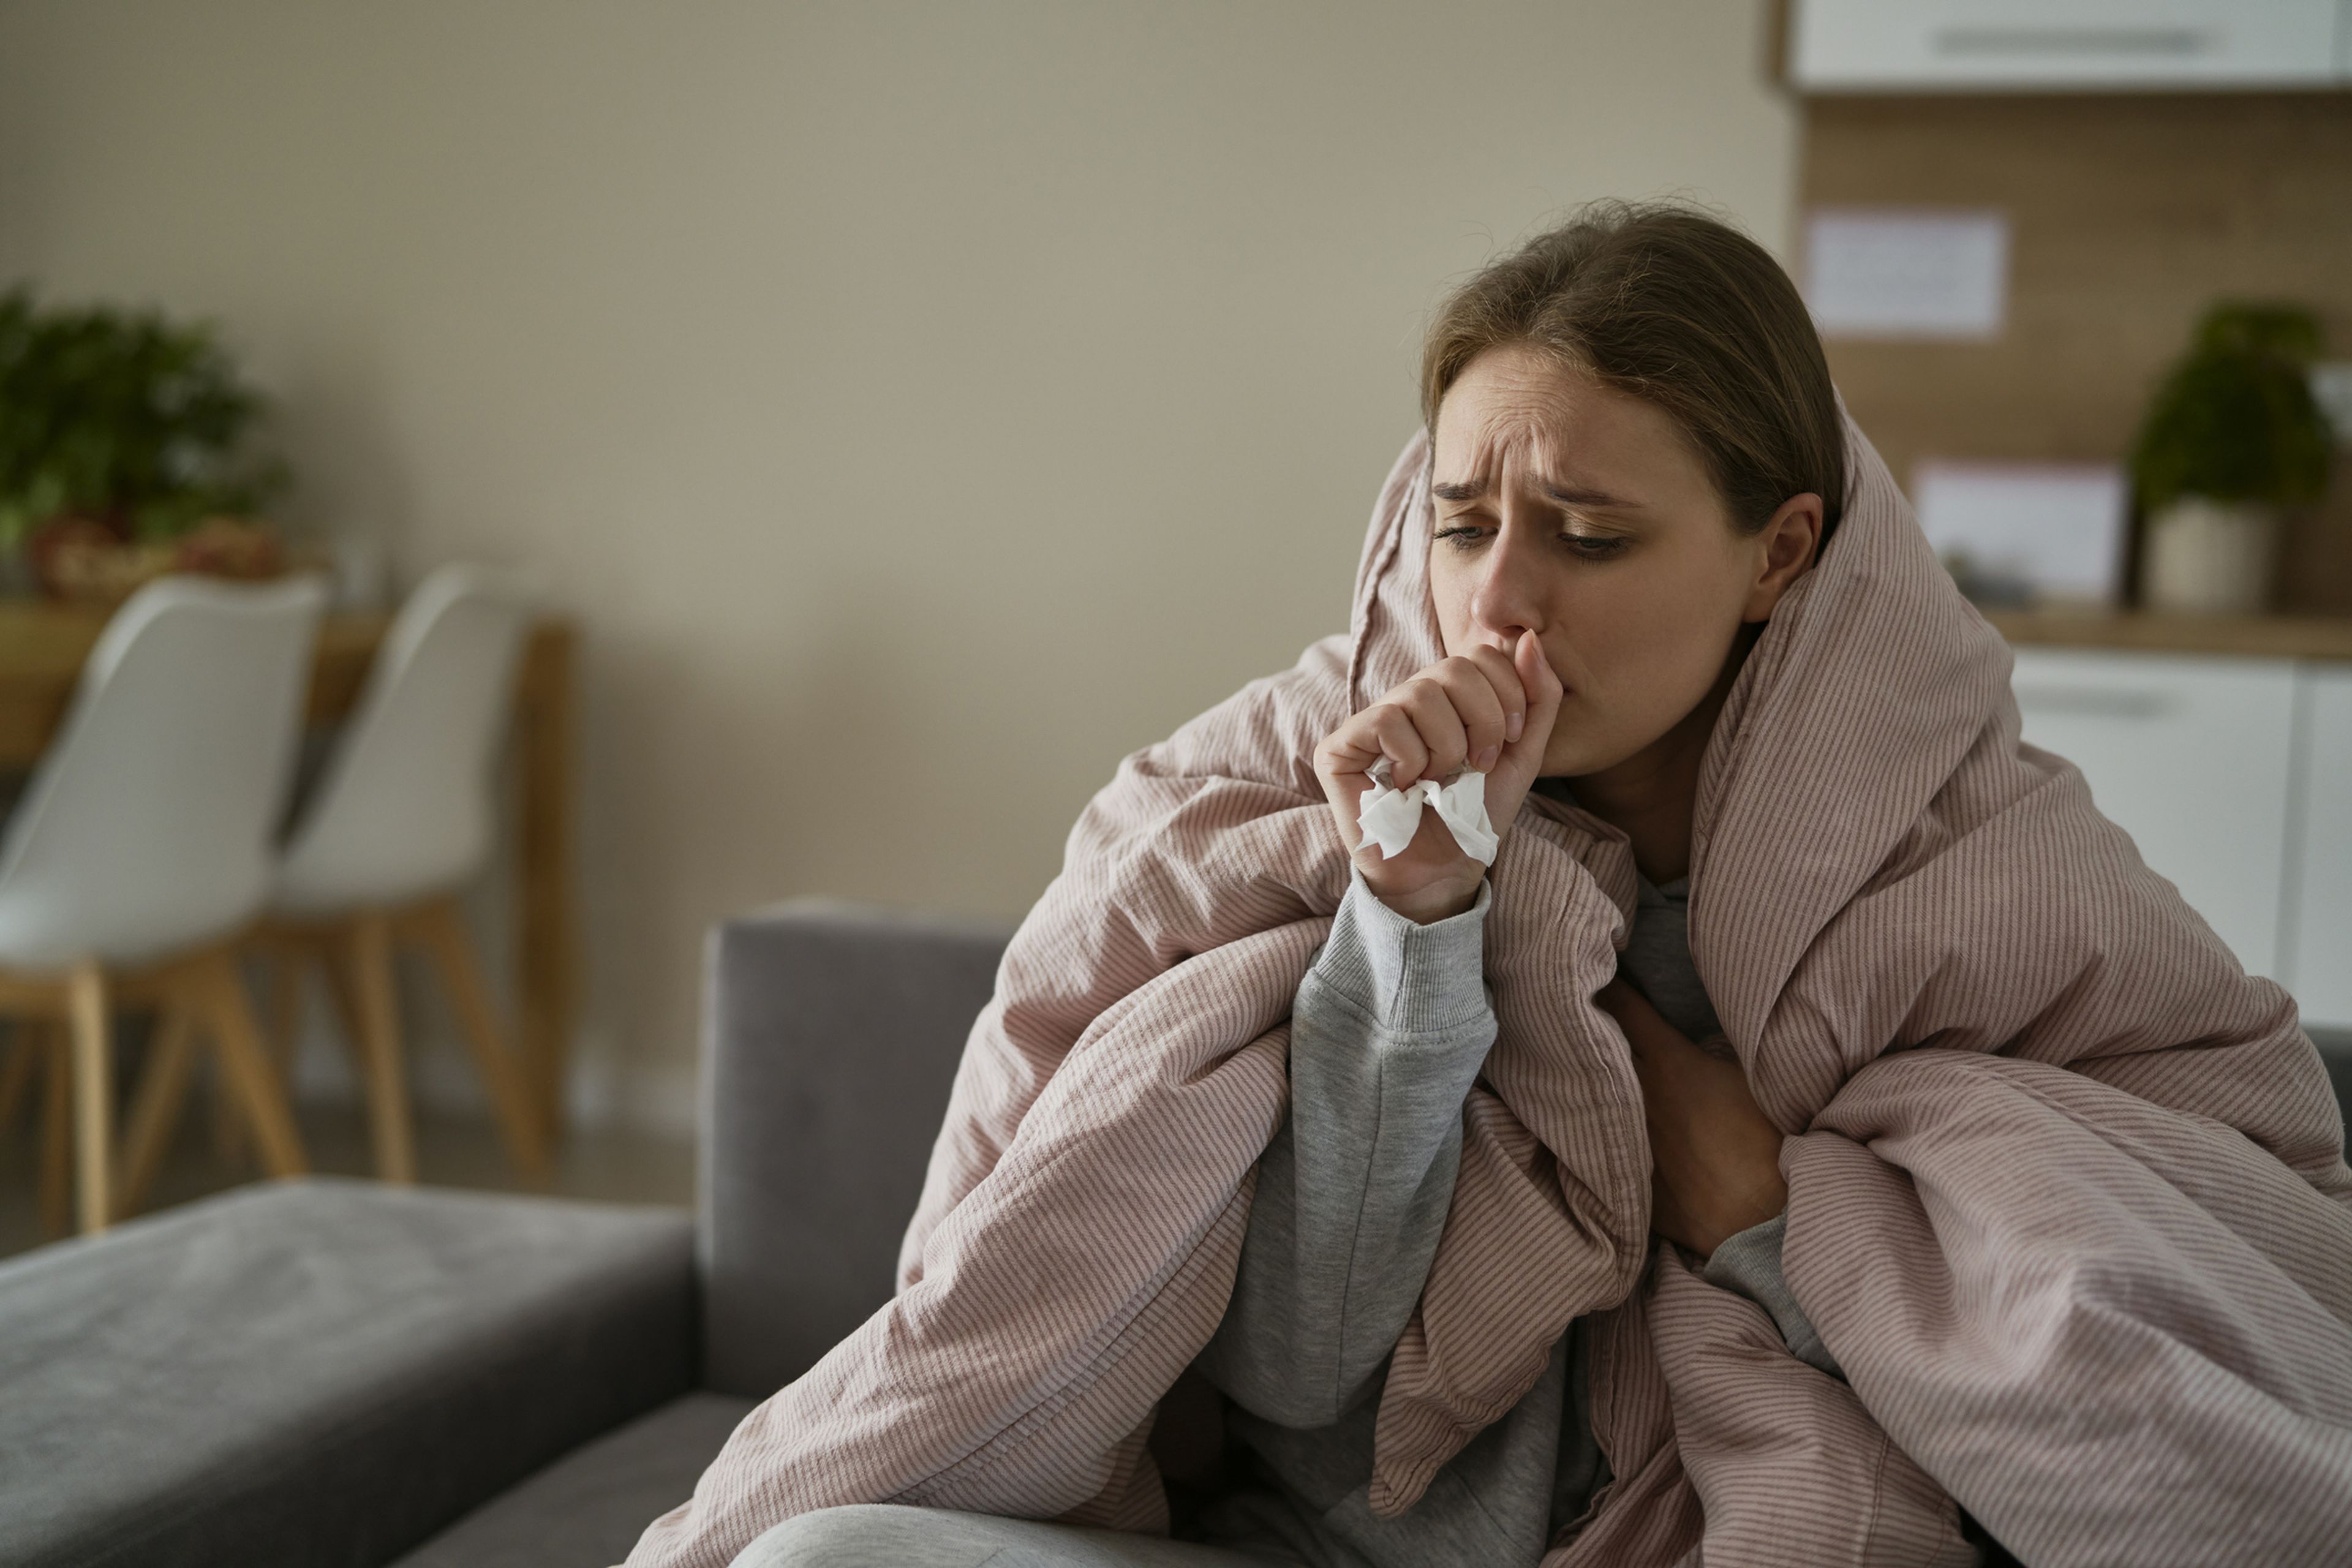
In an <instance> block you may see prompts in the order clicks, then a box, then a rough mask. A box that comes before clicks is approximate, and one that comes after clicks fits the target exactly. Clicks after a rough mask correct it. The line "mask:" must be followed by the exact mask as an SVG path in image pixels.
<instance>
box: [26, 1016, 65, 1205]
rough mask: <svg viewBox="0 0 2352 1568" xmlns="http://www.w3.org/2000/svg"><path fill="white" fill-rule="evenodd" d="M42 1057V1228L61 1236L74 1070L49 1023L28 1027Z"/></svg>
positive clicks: (63, 1041) (62, 1040) (55, 1030)
mask: <svg viewBox="0 0 2352 1568" xmlns="http://www.w3.org/2000/svg"><path fill="white" fill-rule="evenodd" d="M30 1032H31V1036H32V1045H33V1048H34V1051H35V1052H36V1053H37V1055H38V1056H39V1057H40V1058H41V1066H42V1068H43V1082H42V1093H41V1101H42V1104H41V1228H42V1229H43V1230H44V1231H46V1232H47V1233H48V1234H49V1235H51V1236H63V1235H64V1234H65V1233H66V1232H67V1231H68V1229H70V1228H71V1227H72V1226H73V1068H72V1065H71V1064H70V1063H69V1062H68V1061H67V1059H66V1043H65V1037H64V1036H62V1035H60V1034H59V1033H58V1031H57V1029H56V1028H55V1027H54V1026H51V1025H49V1024H48V1023H46V1022H43V1023H40V1024H37V1025H34V1026H31V1030H30Z"/></svg>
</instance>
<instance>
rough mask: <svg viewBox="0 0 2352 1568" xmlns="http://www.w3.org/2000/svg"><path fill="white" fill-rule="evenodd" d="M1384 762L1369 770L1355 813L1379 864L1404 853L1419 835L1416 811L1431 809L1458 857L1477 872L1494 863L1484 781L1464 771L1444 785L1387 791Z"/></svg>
mask: <svg viewBox="0 0 2352 1568" xmlns="http://www.w3.org/2000/svg"><path fill="white" fill-rule="evenodd" d="M1388 773H1389V770H1388V759H1387V758H1385V757H1383V758H1382V759H1381V764H1380V765H1379V766H1377V767H1375V768H1374V769H1373V770H1372V787H1371V790H1370V793H1369V794H1367V795H1365V796H1364V798H1363V801H1362V803H1361V805H1359V806H1358V808H1357V811H1356V822H1357V825H1358V826H1360V827H1361V828H1362V829H1363V830H1364V837H1367V838H1369V839H1370V840H1371V841H1372V842H1373V843H1375V844H1378V845H1379V846H1380V847H1381V859H1383V860H1393V859H1395V858H1397V857H1398V856H1400V855H1402V854H1403V853H1404V850H1405V846H1406V845H1408V844H1411V843H1412V836H1413V835H1414V834H1415V833H1418V832H1419V831H1421V808H1422V807H1423V805H1433V806H1435V807H1436V808H1437V816H1438V820H1440V821H1441V822H1443V823H1444V824H1445V826H1447V827H1449V828H1451V829H1452V830H1453V833H1454V843H1456V844H1459V845H1460V846H1462V853H1464V854H1465V855H1467V856H1469V857H1470V858H1472V859H1473V860H1475V861H1477V862H1478V863H1479V864H1480V865H1482V866H1491V865H1493V864H1494V863H1495V851H1496V847H1497V846H1498V845H1499V844H1500V843H1501V842H1502V841H1501V840H1500V839H1499V838H1497V837H1496V834H1495V826H1494V824H1493V823H1491V822H1489V821H1488V820H1487V818H1486V774H1485V773H1473V772H1471V771H1469V770H1468V769H1465V770H1464V771H1462V772H1461V773H1456V774H1454V777H1453V779H1452V780H1451V781H1450V782H1448V783H1446V784H1439V783H1438V782H1437V781H1436V780H1435V779H1423V780H1422V781H1421V782H1420V783H1418V784H1414V785H1413V786H1412V788H1410V789H1391V788H1390V787H1389V779H1388Z"/></svg>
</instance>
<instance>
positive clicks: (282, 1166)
mask: <svg viewBox="0 0 2352 1568" xmlns="http://www.w3.org/2000/svg"><path fill="white" fill-rule="evenodd" d="M188 985H189V987H190V989H191V990H192V992H193V994H192V995H191V996H190V997H189V998H188V1001H189V1002H190V1003H192V1004H193V1005H196V1006H199V1007H201V1008H202V1009H203V1016H204V1020H205V1024H206V1025H207V1026H208V1029H209V1032H210V1034H211V1035H212V1038H213V1049H214V1051H215V1053H216V1054H217V1057H218V1059H219V1061H220V1065H221V1071H222V1073H223V1075H224V1076H225V1077H226V1079H228V1083H229V1088H230V1089H231V1091H232V1092H233V1093H235V1094H236V1097H237V1099H238V1100H240V1101H242V1102H243V1103H244V1106H245V1110H246V1116H247V1119H248V1120H249V1121H251V1123H252V1127H253V1136H254V1142H256V1143H257V1145H258V1146H259V1148H260V1150H261V1163H262V1167H263V1169H265V1170H267V1171H268V1173H270V1174H271V1175H273V1176H299V1175H300V1174H301V1173H303V1172H304V1171H305V1170H307V1169H308V1168H309V1165H310V1162H309V1160H308V1159H307V1158H306V1157H305V1156H304V1154H303V1152H302V1137H301V1134H300V1133H299V1132H297V1131H295V1129H294V1113H293V1112H292V1111H291V1110H289V1109H288V1108H287V1104H286V1094H285V1091H284V1089H281V1088H280V1087H279V1085H278V1075H277V1074H275V1073H273V1072H271V1071H270V1070H269V1057H268V1052H267V1051H266V1050H264V1049H263V1047H262V1044H261V1031H260V1029H258V1028H257V1027H256V1026H255V1025H254V1022H253V1009H252V1007H251V1005H248V1004H247V1001H246V996H245V978H244V976H243V975H241V974H239V973H237V970H236V958H235V957H234V956H233V955H231V954H230V953H229V952H227V951H226V949H224V950H222V951H221V952H215V953H212V954H210V955H208V956H206V957H205V958H203V959H200V960H197V961H196V962H195V963H194V965H193V966H192V970H191V973H190V976H189V980H188ZM175 1000H176V999H175Z"/></svg>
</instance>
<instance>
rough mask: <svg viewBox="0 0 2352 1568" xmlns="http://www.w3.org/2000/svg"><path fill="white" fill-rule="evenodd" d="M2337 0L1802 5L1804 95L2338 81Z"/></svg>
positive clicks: (1794, 55) (1793, 53)
mask: <svg viewBox="0 0 2352 1568" xmlns="http://www.w3.org/2000/svg"><path fill="white" fill-rule="evenodd" d="M2343 13H2344V6H2343V5H2340V4H2339V0H1794V10H1793V13H1792V15H1791V17H1790V36H1789V75H1790V79H1792V80H1793V81H1794V82H1795V83H1796V85H1797V86H1798V87H1800V88H1801V89H1806V90H1808V91H1822V92H1876V91H1890V90H1892V91H1903V90H1913V91H1929V92H1937V91H1941V92H1974V91H2000V90H2004V89H2016V90H2028V91H2048V90H2053V89H2068V88H2092V89H2096V88H2126V89H2128V88H2139V89H2166V88H2247V87H2280V88H2312V87H2325V86H2329V85H2333V84H2335V83H2337V82H2339V81H2340V80H2342V70H2343V67H2342V64H2341V55H2340V52H2339V51H2340V49H2341V48H2342V44H2341V41H2340V40H2339V39H2338V37H2337V32H2338V29H2339V27H2341V26H2343V25H2344V16H2343Z"/></svg>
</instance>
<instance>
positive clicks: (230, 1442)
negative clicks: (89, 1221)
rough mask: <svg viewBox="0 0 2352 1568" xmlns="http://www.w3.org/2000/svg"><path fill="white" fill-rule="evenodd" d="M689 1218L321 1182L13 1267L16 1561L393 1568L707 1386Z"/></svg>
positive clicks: (51, 1252) (11, 1467)
mask: <svg viewBox="0 0 2352 1568" xmlns="http://www.w3.org/2000/svg"><path fill="white" fill-rule="evenodd" d="M694 1310H695V1306H694V1284H693V1265H692V1255H691V1234H690V1227H689V1225H688V1219H687V1217H686V1215H683V1214H679V1213H676V1212H673V1211H668V1210H657V1209H629V1208H616V1207H609V1206H604V1205H586V1204H575V1203H561V1202H555V1201H551V1200H548V1199H539V1198H514V1197H499V1196H490V1195H487V1194H461V1193H454V1192H446V1191H444V1192H427V1191H419V1190H415V1189H401V1188H388V1187H381V1186H377V1185H374V1184H368V1183H359V1182H345V1181H331V1180H309V1181H299V1182H288V1183H278V1184H268V1185H263V1186H257V1187H247V1188H243V1189H240V1190H238V1191H236V1192H234V1193H230V1194H224V1195H223V1196H221V1197H218V1198H215V1199H210V1200H207V1201H205V1202H204V1203H199V1204H192V1205H187V1206H186V1207H184V1208H180V1209H175V1210H172V1211H170V1212H167V1213H165V1214H162V1215H156V1216H154V1217H152V1218H150V1219H145V1220H141V1221H137V1222H134V1223H132V1224H130V1225H126V1226H121V1228H120V1229H118V1230H116V1231H115V1232H113V1233H112V1234H110V1235H108V1236H103V1237H96V1238H93V1239H90V1240H88V1241H79V1242H68V1243H64V1244H61V1245H59V1246H56V1247H45V1248H42V1249H41V1250H39V1251H37V1252H33V1253H29V1254H26V1255H24V1256H23V1257H20V1258H16V1259H13V1260H11V1261H10V1262H8V1263H7V1264H5V1265H0V1388H5V1390H6V1393H5V1397H0V1563H9V1564H26V1565H30V1564H48V1563H57V1564H66V1563H72V1564H77V1565H85V1568H96V1565H108V1568H113V1565H127V1564H145V1563H156V1564H163V1563H169V1564H173V1565H174V1568H191V1565H194V1564H204V1563H223V1564H227V1563H235V1564H238V1565H240V1568H245V1565H249V1564H256V1563H303V1564H319V1565H322V1568H324V1565H342V1564H348V1565H349V1568H373V1565H374V1564H378V1563H383V1562H386V1561H388V1560H389V1559H390V1558H392V1557H394V1556H395V1555H396V1554H398V1553H399V1552H402V1551H404V1550H406V1549H407V1548H409V1547H411V1546H414V1545H415V1544H416V1543H417V1542H421V1541H423V1540H424V1539H425V1538H426V1537H427V1536H429V1535H430V1534H431V1533H432V1532H433V1531H436V1530H438V1529H440V1528H442V1527H443V1526H445V1525H446V1524H447V1523H448V1522H449V1521H452V1520H454V1519H456V1518H457V1517H458V1516H459V1515H460V1514H463V1513H464V1512H465V1511H466V1510H468V1509H470V1508H472V1507H474V1506H475V1505H476V1504H478V1503H479V1502H480V1501H482V1500H484V1499H486V1498H488V1497H491V1496H493V1495H495V1494H497V1493H498V1492H499V1491H502V1490H504V1489H506V1488H507V1487H509V1486H511V1485H512V1484H513V1483H515V1482H516V1481H518V1480H520V1479H522V1478H524V1477H526V1476H528V1475H530V1473H531V1472H533V1471H534V1470H537V1469H538V1468H541V1466H543V1465H545V1464H546V1463H548V1462H549V1461H550V1460H551V1459H552V1458H556V1457H557V1456H559V1455H561V1454H563V1453H565V1452H567V1451H568V1450H570V1449H572V1448H573V1447H577V1446H578V1445H579V1444H581V1443H583V1442H584V1441H586V1440H587V1439H588V1438H590V1437H592V1436H595V1435H597V1434H598V1433H601V1432H604V1431H608V1430H610V1429H611V1428H613V1427H614V1426H618V1425H619V1424H621V1423H622V1422H625V1421H626V1420H628V1419H629V1418H630V1417H632V1416H634V1415H637V1414H638V1413H640V1412H642V1411H644V1410H646V1409H648V1408H650V1407H652V1406H654V1405H657V1404H660V1403H662V1402H664V1401H667V1400H669V1399H672V1398H675V1397H676V1396H677V1395H678V1394H681V1393H683V1392H685V1390H686V1389H687V1388H688V1386H689V1384H690V1382H691V1378H692V1375H693V1370H694V1354H693V1352H694V1344H693V1336H694Z"/></svg>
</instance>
